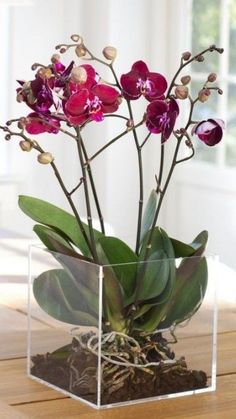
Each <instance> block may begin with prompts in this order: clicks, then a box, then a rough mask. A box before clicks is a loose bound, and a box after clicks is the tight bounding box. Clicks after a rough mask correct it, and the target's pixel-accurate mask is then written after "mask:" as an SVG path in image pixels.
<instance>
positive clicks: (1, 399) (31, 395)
mask: <svg viewBox="0 0 236 419" xmlns="http://www.w3.org/2000/svg"><path fill="white" fill-rule="evenodd" d="M13 280H14V277H13ZM13 282H14V283H12V281H11V280H10V279H9V278H8V279H7V280H6V279H5V280H4V281H3V280H1V277H0V419H5V418H7V419H8V418H16V419H21V418H30V419H33V418H44V419H70V418H76V417H79V418H81V419H123V418H124V419H131V418H132V419H133V418H135V419H147V418H148V419H168V418H179V419H197V418H199V419H200V418H202V419H203V418H204V419H205V418H206V419H218V418H222V419H235V418H236V306H235V304H232V303H231V304H227V305H223V306H221V307H220V312H219V332H218V368H217V390H216V392H209V393H204V394H198V395H194V396H185V397H179V398H175V399H169V400H161V401H157V402H150V403H143V404H138V405H133V406H125V407H119V408H113V409H107V410H100V411H97V410H95V409H92V408H90V407H89V406H87V405H85V404H82V403H80V402H78V401H75V400H72V399H70V398H68V397H66V396H64V395H63V394H61V393H59V392H57V391H54V390H52V389H50V388H48V387H46V386H44V385H41V384H39V383H38V382H35V381H33V380H31V379H29V378H28V377H27V375H26V329H27V318H26V311H27V310H26V295H27V292H26V284H25V283H23V279H22V280H21V279H19V278H18V280H16V281H13ZM32 326H33V328H34V330H38V331H39V332H40V333H42V331H43V330H44V329H45V327H48V328H49V330H48V334H49V335H50V330H52V329H51V327H52V325H50V324H49V325H45V322H44V319H42V318H41V319H40V318H38V317H37V312H35V313H34V320H33V322H32Z"/></svg>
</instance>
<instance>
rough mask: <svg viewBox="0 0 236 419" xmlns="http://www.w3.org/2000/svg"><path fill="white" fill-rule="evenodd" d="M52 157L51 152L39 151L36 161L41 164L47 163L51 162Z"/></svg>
mask: <svg viewBox="0 0 236 419" xmlns="http://www.w3.org/2000/svg"><path fill="white" fill-rule="evenodd" d="M53 160H54V157H53V156H52V154H51V153H41V154H39V155H38V162H39V163H41V164H49V163H52V161H53Z"/></svg>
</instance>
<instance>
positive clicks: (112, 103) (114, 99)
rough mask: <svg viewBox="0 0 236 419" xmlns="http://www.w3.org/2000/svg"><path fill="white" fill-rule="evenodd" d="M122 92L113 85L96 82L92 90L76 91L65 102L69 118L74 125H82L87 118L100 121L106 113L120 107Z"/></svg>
mask: <svg viewBox="0 0 236 419" xmlns="http://www.w3.org/2000/svg"><path fill="white" fill-rule="evenodd" d="M119 98H120V93H119V92H118V91H117V90H116V89H114V88H113V87H111V86H107V85H105V84H95V85H94V86H93V87H92V88H91V89H90V90H89V89H82V90H80V91H78V92H76V93H74V94H73V95H72V96H70V98H69V99H68V100H67V101H66V102H65V104H64V111H65V115H66V117H67V119H68V120H69V122H70V123H71V124H72V125H81V124H83V123H84V122H86V121H87V120H89V119H90V120H94V121H97V122H100V121H102V120H103V119H104V114H106V113H113V112H115V111H116V110H117V109H118V107H119V103H120V102H119Z"/></svg>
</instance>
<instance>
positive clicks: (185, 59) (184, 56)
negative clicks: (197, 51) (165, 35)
mask: <svg viewBox="0 0 236 419" xmlns="http://www.w3.org/2000/svg"><path fill="white" fill-rule="evenodd" d="M191 55H192V54H191V52H189V51H185V52H183V54H182V58H183V60H184V61H188V60H189V58H190V57H191Z"/></svg>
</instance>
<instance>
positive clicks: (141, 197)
mask: <svg viewBox="0 0 236 419" xmlns="http://www.w3.org/2000/svg"><path fill="white" fill-rule="evenodd" d="M126 102H127V105H128V110H129V115H130V119H131V120H132V121H133V120H134V118H133V111H132V107H131V103H130V101H129V100H126ZM133 136H134V141H135V145H136V150H137V153H138V170H139V206H138V221H137V235H136V247H135V252H136V254H137V255H138V254H139V246H140V237H141V227H142V214H143V162H142V147H141V146H140V145H139V142H138V136H137V132H136V129H135V127H134V129H133Z"/></svg>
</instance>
